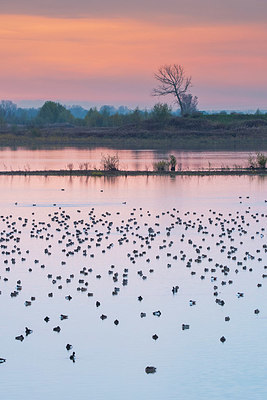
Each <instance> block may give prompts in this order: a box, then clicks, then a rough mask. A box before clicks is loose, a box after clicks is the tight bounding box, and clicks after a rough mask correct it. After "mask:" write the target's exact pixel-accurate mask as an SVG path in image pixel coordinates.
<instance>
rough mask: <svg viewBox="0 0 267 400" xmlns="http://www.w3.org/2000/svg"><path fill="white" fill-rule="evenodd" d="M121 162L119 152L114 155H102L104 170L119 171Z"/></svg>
mask: <svg viewBox="0 0 267 400" xmlns="http://www.w3.org/2000/svg"><path fill="white" fill-rule="evenodd" d="M119 163H120V160H119V157H118V154H115V155H114V156H111V155H106V156H104V155H102V160H101V165H102V166H103V169H104V171H118V170H119Z"/></svg>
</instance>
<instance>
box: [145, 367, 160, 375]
mask: <svg viewBox="0 0 267 400" xmlns="http://www.w3.org/2000/svg"><path fill="white" fill-rule="evenodd" d="M156 370H157V368H156V367H152V366H148V367H146V369H145V372H146V373H147V374H154V373H155V372H156Z"/></svg>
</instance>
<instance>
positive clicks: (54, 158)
mask: <svg viewBox="0 0 267 400" xmlns="http://www.w3.org/2000/svg"><path fill="white" fill-rule="evenodd" d="M115 154H117V155H118V157H119V160H120V166H119V168H120V169H123V170H153V163H154V162H157V161H159V160H163V159H164V160H168V158H169V155H170V154H173V155H174V156H175V157H176V159H177V167H179V168H180V169H184V170H187V169H195V170H198V169H208V168H221V167H225V168H226V167H232V168H233V167H235V166H237V167H240V166H241V167H247V165H248V158H249V155H250V153H249V152H245V151H202V152H201V151H177V150H175V149H174V150H169V151H160V150H117V151H116V150H112V149H110V148H105V147H97V148H92V149H85V148H72V147H70V148H68V147H67V148H63V149H38V150H30V149H24V148H18V149H15V150H14V149H10V148H1V149H0V170H2V171H6V170H18V169H21V170H25V169H26V170H29V169H30V170H37V169H42V170H45V169H66V168H67V166H68V164H73V166H74V169H80V168H81V169H84V163H87V164H88V169H94V168H101V159H102V156H103V155H104V156H106V155H115Z"/></svg>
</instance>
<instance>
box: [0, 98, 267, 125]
mask: <svg viewBox="0 0 267 400" xmlns="http://www.w3.org/2000/svg"><path fill="white" fill-rule="evenodd" d="M178 117H180V113H179V111H178V110H177V111H173V110H172V109H171V108H170V107H169V106H168V105H167V104H162V103H157V104H155V106H154V107H153V108H152V110H140V109H139V108H138V107H137V108H135V109H134V110H130V109H129V108H127V107H125V106H120V107H118V108H115V107H114V106H110V105H104V106H102V107H101V108H100V109H97V108H96V107H94V108H90V109H89V110H86V109H84V108H83V107H81V106H75V105H74V106H71V107H66V106H63V105H62V104H60V103H56V102H53V101H47V102H45V103H44V105H43V106H42V107H41V108H20V107H18V106H17V105H16V104H14V103H13V102H12V101H9V100H2V101H0V127H2V128H3V127H6V126H8V125H11V126H12V125H13V126H16V125H22V126H23V125H24V126H46V125H50V124H62V125H63V124H69V125H73V126H84V127H91V128H94V127H96V128H97V127H99V128H101V127H103V128H104V127H120V126H127V125H135V126H138V125H140V124H142V123H144V122H146V121H147V122H149V121H151V122H153V121H154V122H156V123H160V124H161V125H163V126H164V125H169V124H171V125H173V120H174V119H176V118H178ZM185 117H188V118H189V117H190V118H193V119H195V120H196V119H201V120H206V119H208V120H209V121H210V122H211V123H217V124H218V123H219V124H220V123H221V124H226V125H229V124H233V123H235V122H236V121H252V122H251V123H252V124H255V121H256V120H259V119H260V120H261V121H263V122H262V123H263V124H264V125H265V121H267V113H263V112H260V111H259V110H257V111H256V112H255V113H254V114H244V113H239V112H232V113H228V112H226V111H220V112H218V113H215V114H209V113H206V112H200V111H198V112H196V113H194V114H191V115H190V116H189V115H187V116H185ZM180 118H181V117H180ZM180 118H179V119H180ZM183 118H184V117H183ZM253 121H254V122H253ZM258 123H259V122H258Z"/></svg>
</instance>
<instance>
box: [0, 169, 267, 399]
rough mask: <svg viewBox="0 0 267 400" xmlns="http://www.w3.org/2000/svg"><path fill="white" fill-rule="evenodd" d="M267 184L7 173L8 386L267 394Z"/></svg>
mask: <svg viewBox="0 0 267 400" xmlns="http://www.w3.org/2000/svg"><path fill="white" fill-rule="evenodd" d="M266 183H267V181H266V179H265V178H262V177H244V176H243V177H230V176H229V177H175V178H170V177H143V176H140V177H127V178H125V177H115V178H104V177H101V178H99V177H95V178H93V177H89V178H86V177H48V178H45V177H22V176H19V177H18V176H17V177H11V176H1V177H0V189H1V199H0V206H1V217H0V226H1V230H0V233H1V251H2V254H1V264H0V275H1V280H0V290H1V296H0V303H1V307H0V329H1V349H0V351H1V352H0V357H5V358H6V359H7V361H6V363H4V364H1V365H0V368H1V378H0V381H1V396H2V398H3V399H5V400H13V399H17V398H19V399H20V400H26V399H29V398H34V399H38V400H45V399H47V398H51V399H58V398H64V399H67V400H70V399H73V398H76V399H78V400H80V399H81V400H83V399H88V398H92V399H101V400H102V399H126V398H127V399H130V400H135V399H156V400H162V399H164V400H171V399H175V400H176V399H177V398H181V399H185V400H195V399H203V400H204V399H205V400H206V399H207V398H213V399H216V400H224V399H225V398H227V397H229V398H231V399H238V400H239V399H240V400H241V399H242V400H244V399H245V400H249V399H252V398H253V399H264V398H266V395H267V390H266V385H265V381H266V379H265V378H266V377H265V375H266V368H267V348H266V344H265V342H266V329H267V312H266V309H265V304H266V301H267V294H266V293H267V292H266V290H265V289H266V288H265V286H266V282H265V280H266V281H267V278H266V279H265V278H264V277H263V276H264V274H265V273H266V269H265V266H266V253H265V251H266V247H264V246H266V230H265V229H266V228H265V227H266V200H267V184H266ZM149 228H151V229H150V230H149ZM17 238H18V239H19V240H17ZM27 251H29V252H27ZM49 253H51V255H49ZM23 258H25V260H24V261H23V260H22V259H23ZM12 259H13V260H14V261H12ZM62 262H64V263H62ZM225 267H227V269H225ZM228 268H229V269H228ZM140 271H141V272H140ZM50 274H51V275H52V278H48V275H50ZM72 274H73V275H74V277H73V278H70V276H71V275H72ZM99 276H100V277H99ZM114 278H115V279H114ZM66 279H71V281H70V282H69V283H67V282H66ZM124 279H126V281H127V284H125V281H123V280H124ZM19 280H20V281H21V285H22V290H21V291H19V294H18V295H17V296H16V297H11V296H10V294H11V292H14V291H15V290H16V287H17V284H18V281H19ZM86 283H87V285H86ZM259 284H260V285H262V286H258V285H259ZM176 285H177V286H179V290H178V292H177V293H176V294H173V293H172V288H173V287H174V286H176ZM60 286H62V288H60ZM81 288H85V289H87V290H85V291H81V290H79V289H81ZM115 288H118V289H119V291H118V294H117V295H114V294H113V292H114V289H115ZM49 293H53V297H49V296H48V294H49ZM88 293H93V296H89V297H88ZM238 293H241V294H243V295H242V296H239V295H238ZM68 295H71V297H72V299H71V301H68V300H66V299H65V296H68ZM139 296H142V298H143V299H142V301H139V300H138V297H139ZM31 297H35V300H33V301H32V304H31V306H27V307H26V306H25V301H26V300H28V301H29V300H30V299H31ZM216 299H219V300H223V301H224V305H220V304H218V302H216ZM190 300H193V301H195V302H196V304H195V305H193V306H190ZM96 301H99V302H100V306H99V307H96ZM256 309H258V310H259V311H260V312H259V314H255V312H254V311H255V310H256ZM158 310H160V311H161V316H160V317H157V316H155V315H153V312H154V311H158ZM141 312H145V313H146V317H144V318H141V317H140V313H141ZM61 314H66V315H68V319H66V320H63V321H61V320H60V315H61ZM102 314H104V315H106V316H107V318H106V319H105V320H101V318H100V316H101V315H102ZM45 316H49V318H50V321H49V322H48V323H46V322H45V321H44V317H45ZM226 316H229V317H230V321H227V322H226V321H225V317H226ZM116 319H117V320H118V321H119V324H118V325H117V326H116V325H115V324H114V321H115V320H116ZM182 324H188V325H189V329H187V330H182ZM26 326H27V327H29V328H31V329H32V330H33V333H32V334H31V335H28V336H27V337H25V339H24V340H23V342H20V341H18V340H15V336H18V335H20V334H23V335H24V336H25V333H24V329H25V327H26ZM56 326H60V328H61V331H60V333H57V332H54V331H53V328H54V327H56ZM155 334H157V336H158V339H157V340H153V339H152V336H153V335H155ZM222 336H224V337H225V338H226V341H225V343H222V342H221V341H220V338H221V337H222ZM67 343H71V344H72V345H73V350H74V351H75V352H76V355H77V359H76V362H75V363H73V362H72V361H71V360H70V359H69V355H70V354H71V352H72V351H73V350H72V351H71V352H69V353H68V352H67V350H66V349H65V346H66V344H67ZM146 366H155V367H156V368H157V372H156V373H155V374H151V375H147V374H146V373H145V367H146Z"/></svg>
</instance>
